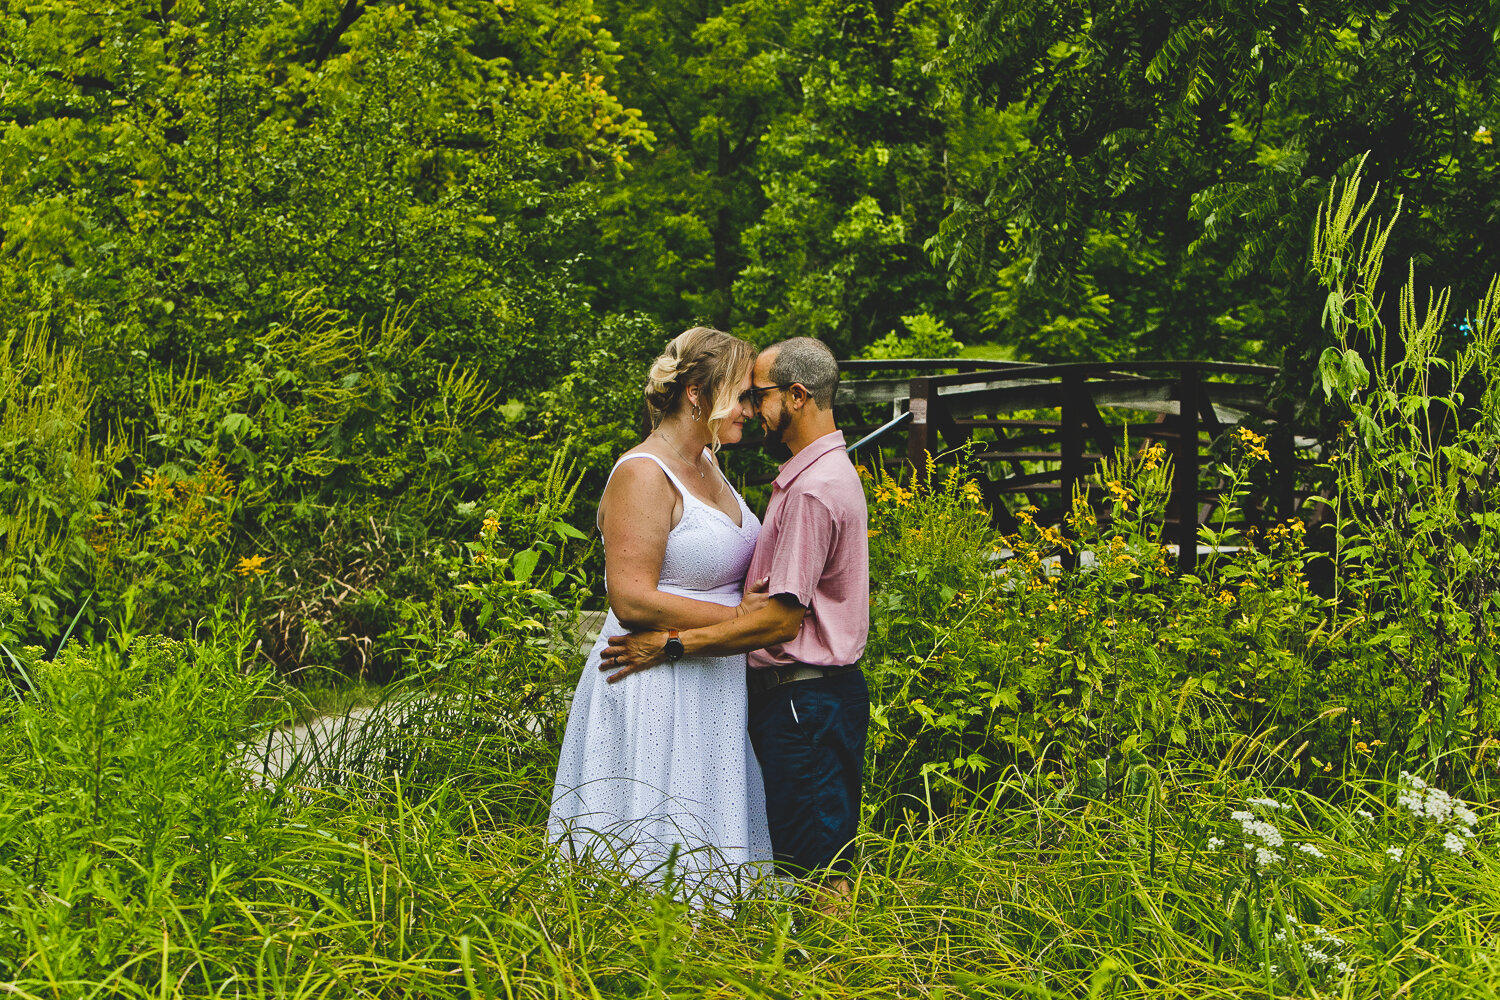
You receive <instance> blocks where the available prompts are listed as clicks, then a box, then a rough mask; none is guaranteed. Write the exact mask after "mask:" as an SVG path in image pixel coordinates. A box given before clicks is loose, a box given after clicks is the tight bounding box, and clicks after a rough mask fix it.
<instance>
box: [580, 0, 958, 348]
mask: <svg viewBox="0 0 1500 1000" xmlns="http://www.w3.org/2000/svg"><path fill="white" fill-rule="evenodd" d="M601 10H604V11H606V15H605V16H606V21H607V23H608V24H609V25H610V26H611V28H612V30H613V31H614V32H615V33H616V34H617V35H618V37H620V38H623V39H628V45H627V46H626V47H625V48H624V51H623V58H622V62H621V81H620V85H621V88H622V92H623V93H624V95H625V97H626V101H627V103H630V104H635V105H638V106H639V107H640V108H641V109H642V112H643V114H644V116H645V118H646V120H647V121H648V122H649V123H650V124H651V127H652V130H653V134H654V135H655V136H656V139H657V143H656V146H655V148H654V149H653V150H652V152H651V153H650V154H649V155H648V156H645V157H643V158H641V159H639V160H638V161H637V162H636V163H635V165H634V168H633V169H632V170H630V171H629V172H627V173H626V174H625V175H624V176H623V177H622V178H621V180H620V181H618V182H614V183H609V184H606V185H605V191H604V195H603V200H602V211H601V214H600V221H599V236H598V240H599V242H601V243H603V244H605V245H607V246H609V247H610V248H611V250H612V252H611V253H610V254H609V255H607V256H603V255H601V256H600V257H599V258H597V259H595V260H593V261H592V262H591V263H590V264H589V265H588V268H589V272H588V273H589V274H590V279H589V280H590V282H591V283H592V284H593V285H594V287H595V288H596V289H597V291H598V300H599V301H600V302H601V303H602V304H604V305H605V307H606V308H608V309H612V310H625V309H630V310H639V311H641V312H644V313H647V314H650V315H654V316H656V317H658V318H660V320H661V322H662V323H663V325H664V326H665V327H667V328H668V329H680V328H682V327H683V326H686V325H688V324H690V323H692V322H695V321H707V322H711V323H714V324H716V325H718V326H721V327H734V328H736V329H740V330H742V331H743V332H746V333H750V334H753V335H755V336H757V337H759V338H761V339H773V338H778V337H785V336H793V335H799V334H808V335H813V336H819V337H823V338H824V339H827V340H829V341H830V342H832V343H833V344H834V345H835V347H836V349H837V350H839V351H840V352H841V353H845V352H853V351H855V350H857V349H858V347H859V346H860V345H862V344H865V343H868V342H869V341H871V340H874V339H877V338H879V337H881V336H883V335H885V334H887V333H889V332H891V331H892V330H893V329H896V328H897V327H898V324H899V317H900V316H902V315H906V314H910V313H912V312H920V311H923V310H929V311H936V312H939V313H942V314H943V315H944V316H945V317H948V318H950V319H954V320H955V321H956V320H957V319H958V318H959V317H958V312H959V311H958V310H957V309H956V308H955V306H954V302H955V295H954V294H953V293H951V292H950V291H949V290H948V288H947V286H946V282H945V280H944V277H943V275H942V273H941V271H940V270H939V269H938V268H936V267H934V265H933V264H932V262H931V261H930V259H929V258H928V255H927V253H926V251H925V250H924V247H923V245H924V243H925V241H926V240H927V238H928V237H929V236H930V235H931V234H932V233H933V232H934V231H935V229H936V226H937V222H938V220H939V219H940V218H941V217H942V212H943V199H944V187H945V184H946V183H947V177H948V173H947V171H948V169H949V165H950V158H952V157H955V156H957V155H959V153H960V150H959V148H958V147H960V146H961V144H962V143H961V140H959V139H956V138H955V136H956V135H957V134H959V133H961V132H962V128H963V123H962V121H961V120H960V119H959V118H958V117H957V116H956V115H955V114H954V113H953V111H952V109H951V108H950V107H949V104H948V102H947V99H946V98H945V96H944V92H943V90H942V87H941V86H940V82H941V81H940V79H939V78H938V77H935V76H933V75H932V74H931V72H930V67H931V66H932V65H933V63H934V60H935V58H936V55H937V53H938V52H939V50H940V48H941V45H942V44H943V41H944V40H945V39H946V38H947V37H948V35H949V34H950V33H951V31H952V24H951V18H950V16H949V13H948V5H947V4H946V2H942V0H911V2H893V0H820V2H812V3H804V2H800V0H799V2H789V0H744V2H741V3H737V4H722V5H721V4H712V3H711V4H707V5H691V4H687V5H685V4H682V3H678V2H659V0H650V2H645V3H634V2H632V3H623V2H616V3H614V4H613V5H612V6H608V7H605V6H601Z"/></svg>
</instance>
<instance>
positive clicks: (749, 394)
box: [740, 382, 802, 410]
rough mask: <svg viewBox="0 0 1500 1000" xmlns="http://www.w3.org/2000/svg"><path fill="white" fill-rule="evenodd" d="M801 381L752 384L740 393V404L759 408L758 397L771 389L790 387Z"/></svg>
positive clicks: (754, 408)
mask: <svg viewBox="0 0 1500 1000" xmlns="http://www.w3.org/2000/svg"><path fill="white" fill-rule="evenodd" d="M801 384H802V383H801V382H787V383H786V384H785V385H752V386H751V387H750V388H749V389H746V390H745V391H744V392H742V393H740V405H741V406H748V407H750V408H751V409H752V410H758V409H760V399H761V397H762V396H764V395H765V394H766V393H768V392H770V391H771V390H772V389H790V388H791V387H792V386H794V385H801Z"/></svg>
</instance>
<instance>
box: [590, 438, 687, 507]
mask: <svg viewBox="0 0 1500 1000" xmlns="http://www.w3.org/2000/svg"><path fill="white" fill-rule="evenodd" d="M652 459H655V460H656V461H652ZM659 461H661V456H659V455H657V454H656V453H655V452H653V451H652V450H651V449H650V448H649V447H648V446H647V445H646V444H644V443H643V444H639V445H636V446H635V447H634V448H632V449H630V450H629V451H627V452H626V453H625V454H623V455H621V456H620V460H619V462H618V464H616V466H615V471H614V472H613V473H612V474H611V475H610V478H609V485H607V486H606V487H605V488H604V493H605V495H606V496H615V497H619V496H622V495H629V496H638V497H641V498H642V499H652V498H660V497H666V496H669V495H671V494H673V493H676V492H677V488H676V487H675V486H673V485H672V481H671V480H670V479H668V478H667V473H666V471H665V470H664V469H663V468H662V466H660V465H658V464H657V462H659Z"/></svg>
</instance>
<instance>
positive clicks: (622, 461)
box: [594, 451, 703, 531]
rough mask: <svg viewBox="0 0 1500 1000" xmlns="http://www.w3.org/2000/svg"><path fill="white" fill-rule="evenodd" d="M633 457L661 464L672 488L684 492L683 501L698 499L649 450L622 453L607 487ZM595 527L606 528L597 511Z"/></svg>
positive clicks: (612, 469) (606, 486) (607, 481)
mask: <svg viewBox="0 0 1500 1000" xmlns="http://www.w3.org/2000/svg"><path fill="white" fill-rule="evenodd" d="M632 458H649V459H651V461H653V462H655V463H656V464H657V465H658V466H660V467H661V471H662V472H665V473H666V474H667V480H668V481H669V482H671V484H672V488H673V489H675V490H676V491H677V492H678V493H680V494H682V498H683V499H682V502H683V503H687V501H688V498H689V497H692V498H693V499H694V500H698V498H697V497H695V496H693V494H692V491H691V490H689V489H688V488H687V487H686V486H684V485H682V480H680V479H678V478H677V477H676V476H674V475H673V474H672V470H671V469H669V468H667V463H666V462H663V461H662V460H661V459H660V458H658V457H656V456H655V455H653V454H651V453H650V452H649V451H635V452H631V453H630V454H628V455H621V456H620V457H619V458H618V459H617V460H616V461H615V464H614V466H613V467H611V468H610V470H609V477H608V478H607V479H605V480H604V486H605V488H606V489H608V488H609V480H610V479H613V478H615V470H616V469H618V468H619V467H620V466H622V465H624V464H625V463H626V462H628V461H630V460H631V459H632ZM698 502H699V503H702V502H703V501H702V500H698ZM594 527H595V528H597V529H598V530H600V531H603V530H604V526H603V525H601V524H600V523H599V515H598V514H597V513H596V514H595V515H594Z"/></svg>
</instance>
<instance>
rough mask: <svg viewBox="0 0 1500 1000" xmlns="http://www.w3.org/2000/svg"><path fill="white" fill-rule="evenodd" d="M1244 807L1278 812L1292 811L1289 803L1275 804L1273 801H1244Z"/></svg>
mask: <svg viewBox="0 0 1500 1000" xmlns="http://www.w3.org/2000/svg"><path fill="white" fill-rule="evenodd" d="M1245 805H1247V806H1255V807H1256V808H1257V809H1271V810H1276V811H1280V812H1291V811H1292V806H1291V803H1289V802H1277V801H1276V800H1275V799H1246V800H1245Z"/></svg>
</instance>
